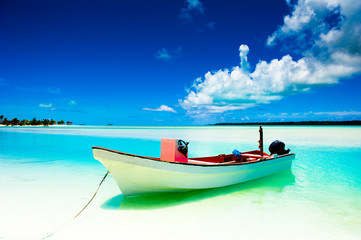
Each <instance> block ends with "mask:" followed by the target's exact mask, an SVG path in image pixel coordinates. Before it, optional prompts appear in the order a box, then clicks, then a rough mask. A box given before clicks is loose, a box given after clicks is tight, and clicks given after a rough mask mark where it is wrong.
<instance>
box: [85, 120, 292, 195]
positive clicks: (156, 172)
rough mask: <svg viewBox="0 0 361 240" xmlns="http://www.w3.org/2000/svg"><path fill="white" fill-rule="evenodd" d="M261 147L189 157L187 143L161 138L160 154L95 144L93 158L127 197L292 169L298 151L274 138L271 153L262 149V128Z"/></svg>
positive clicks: (224, 183) (207, 186) (211, 185)
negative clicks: (126, 150)
mask: <svg viewBox="0 0 361 240" xmlns="http://www.w3.org/2000/svg"><path fill="white" fill-rule="evenodd" d="M260 135H261V139H260V141H259V142H260V147H259V148H260V149H259V150H252V151H246V152H242V153H241V152H239V151H237V150H234V151H233V153H232V154H220V155H217V156H210V157H195V158H188V143H186V142H184V141H182V140H177V139H165V138H162V139H161V156H160V157H159V158H158V157H147V156H140V155H135V154H130V153H124V152H119V151H115V150H111V149H107V148H102V147H92V149H93V155H94V158H95V159H97V160H98V161H100V162H101V163H102V164H103V165H104V166H105V167H106V168H107V169H108V171H109V173H110V174H111V175H112V176H113V178H114V179H115V181H116V183H117V184H118V186H119V189H120V191H121V192H122V194H123V195H124V196H125V197H129V196H135V195H141V194H149V193H160V192H177V191H188V190H197V189H210V188H218V187H224V186H229V185H233V184H238V183H241V182H245V181H249V180H253V179H256V178H261V177H264V176H267V175H270V174H274V173H277V172H280V171H283V170H286V169H289V168H291V165H292V161H293V160H294V159H295V154H294V153H290V152H289V151H290V150H289V149H288V150H285V149H284V146H285V144H284V143H283V142H280V141H274V142H273V143H272V144H271V145H270V148H269V149H270V151H271V153H270V154H267V153H266V152H264V151H263V135H262V128H261V127H260Z"/></svg>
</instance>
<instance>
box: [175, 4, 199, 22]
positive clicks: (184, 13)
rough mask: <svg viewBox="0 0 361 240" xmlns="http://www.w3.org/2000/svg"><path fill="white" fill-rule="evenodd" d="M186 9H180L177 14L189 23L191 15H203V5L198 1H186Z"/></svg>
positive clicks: (191, 18)
mask: <svg viewBox="0 0 361 240" xmlns="http://www.w3.org/2000/svg"><path fill="white" fill-rule="evenodd" d="M186 4H187V7H186V8H182V9H181V11H180V13H179V18H181V19H183V20H186V21H191V20H193V14H202V15H203V14H204V7H203V3H202V2H200V1H199V0H186Z"/></svg>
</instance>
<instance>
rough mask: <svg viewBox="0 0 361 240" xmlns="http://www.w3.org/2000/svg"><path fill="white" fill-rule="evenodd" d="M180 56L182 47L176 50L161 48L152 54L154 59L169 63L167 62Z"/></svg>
mask: <svg viewBox="0 0 361 240" xmlns="http://www.w3.org/2000/svg"><path fill="white" fill-rule="evenodd" d="M181 55H182V47H178V48H176V49H171V50H167V49H165V48H162V49H160V50H158V51H157V52H156V53H155V54H154V57H155V58H156V59H160V60H167V61H169V60H173V59H176V58H178V57H180V56H181Z"/></svg>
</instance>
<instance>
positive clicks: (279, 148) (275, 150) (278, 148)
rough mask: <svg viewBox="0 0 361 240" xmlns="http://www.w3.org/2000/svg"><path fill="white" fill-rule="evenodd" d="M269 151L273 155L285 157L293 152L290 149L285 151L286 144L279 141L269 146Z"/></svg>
mask: <svg viewBox="0 0 361 240" xmlns="http://www.w3.org/2000/svg"><path fill="white" fill-rule="evenodd" d="M268 150H269V151H270V152H271V155H272V154H278V155H283V154H287V153H289V152H290V151H291V150H290V149H287V150H285V144H284V143H283V142H281V141H279V140H276V141H273V142H272V143H271V144H270V145H269V148H268Z"/></svg>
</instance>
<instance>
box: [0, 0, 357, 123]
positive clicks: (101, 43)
mask: <svg viewBox="0 0 361 240" xmlns="http://www.w3.org/2000/svg"><path fill="white" fill-rule="evenodd" d="M0 33H1V37H0V92H1V101H0V114H1V115H4V116H5V117H8V119H11V118H14V117H17V118H19V119H22V118H27V119H31V118H33V117H36V118H38V119H43V118H53V119H56V120H61V119H64V120H66V121H68V120H71V121H73V122H74V123H75V124H81V123H84V124H108V123H112V124H116V125H199V124H208V123H217V122H254V121H262V122H263V121H307V120H355V119H358V120H359V119H361V105H360V103H359V102H360V101H359V99H360V97H359V95H360V94H359V93H358V92H359V90H360V89H361V76H360V73H361V3H359V2H358V1H341V0H333V1H327V0H318V1H301V0H300V1H290V0H288V1H201V0H187V1H185V0H182V1H115V0H114V1H110V0H103V1H89V0H87V1H82V0H77V1H74V0H72V1H66V0H65V1H48V0H34V1H25V0H24V1H22V0H5V1H1V2H0Z"/></svg>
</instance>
